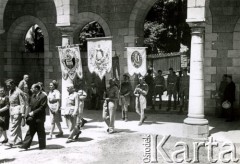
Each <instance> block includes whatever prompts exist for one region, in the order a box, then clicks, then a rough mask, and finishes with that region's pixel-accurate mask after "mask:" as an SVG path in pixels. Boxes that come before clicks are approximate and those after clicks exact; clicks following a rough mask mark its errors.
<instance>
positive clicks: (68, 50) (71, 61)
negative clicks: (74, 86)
mask: <svg viewBox="0 0 240 164" xmlns="http://www.w3.org/2000/svg"><path fill="white" fill-rule="evenodd" d="M58 52H59V59H60V65H61V70H62V77H63V79H64V80H66V79H67V78H68V77H69V78H70V79H72V80H73V79H74V78H75V77H76V75H77V76H78V77H79V78H80V79H81V78H82V62H81V56H80V50H79V46H77V45H76V46H75V45H72V46H64V47H58Z"/></svg>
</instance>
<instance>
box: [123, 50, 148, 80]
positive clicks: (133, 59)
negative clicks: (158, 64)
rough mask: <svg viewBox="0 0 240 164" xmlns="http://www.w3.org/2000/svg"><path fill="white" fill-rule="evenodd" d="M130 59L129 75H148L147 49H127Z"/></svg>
mask: <svg viewBox="0 0 240 164" xmlns="http://www.w3.org/2000/svg"><path fill="white" fill-rule="evenodd" d="M126 48H127V58H128V73H129V74H130V75H131V76H132V75H133V74H134V73H135V74H141V75H142V76H145V74H146V73H147V62H146V47H126Z"/></svg>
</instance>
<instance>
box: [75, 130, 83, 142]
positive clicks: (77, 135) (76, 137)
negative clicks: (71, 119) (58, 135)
mask: <svg viewBox="0 0 240 164" xmlns="http://www.w3.org/2000/svg"><path fill="white" fill-rule="evenodd" d="M81 133H82V132H81V131H79V132H78V133H77V134H76V136H75V137H74V139H75V140H77V139H78V137H79V135H80V134H81Z"/></svg>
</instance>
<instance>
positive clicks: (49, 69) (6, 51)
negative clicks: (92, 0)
mask: <svg viewBox="0 0 240 164" xmlns="http://www.w3.org/2000/svg"><path fill="white" fill-rule="evenodd" d="M56 23H57V15H56V8H55V4H54V2H53V1H49V0H35V1H31V0H19V1H14V0H9V1H8V3H7V4H6V7H5V11H4V20H3V27H4V30H5V33H4V34H3V35H1V36H0V40H1V45H4V47H3V48H2V46H0V57H1V58H2V59H3V60H1V62H2V61H5V63H3V64H1V67H3V69H0V74H4V75H5V76H1V79H0V80H1V82H3V81H4V80H5V79H6V78H14V79H15V80H16V81H17V82H18V81H20V80H21V79H22V76H23V74H26V73H29V74H32V75H33V74H34V73H36V72H33V71H32V70H34V69H31V66H29V69H23V67H21V66H22V65H23V58H24V59H25V60H26V61H29V60H32V58H33V56H36V55H35V54H30V53H29V54H28V55H29V56H28V55H26V54H25V53H24V38H25V36H26V33H27V30H28V29H29V28H30V27H31V26H33V25H34V24H38V25H39V26H40V28H41V29H42V31H43V34H44V44H45V45H44V51H45V52H44V53H43V54H40V58H41V59H44V60H43V63H42V64H43V67H44V69H43V72H41V73H43V74H44V79H43V82H44V83H45V85H46V86H48V83H49V81H51V80H52V79H56V80H59V81H61V73H60V69H59V68H60V67H59V59H58V53H57V48H56V46H57V45H61V33H60V31H59V29H58V28H57V27H56ZM23 56H25V57H23ZM26 70H28V71H26ZM41 73H40V74H41ZM30 78H31V76H30ZM31 82H37V81H34V79H32V80H31ZM47 88H48V87H47Z"/></svg>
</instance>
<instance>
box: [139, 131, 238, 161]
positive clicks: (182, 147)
mask: <svg viewBox="0 0 240 164" xmlns="http://www.w3.org/2000/svg"><path fill="white" fill-rule="evenodd" d="M169 138H170V135H167V136H163V137H162V139H161V140H160V141H159V140H158V135H147V136H145V137H144V138H143V141H144V143H143V145H144V154H143V162H144V163H158V157H162V159H163V160H164V161H165V162H167V163H183V162H188V163H200V160H199V155H200V154H199V148H200V147H205V148H206V149H205V150H206V151H207V159H208V161H209V162H210V163H216V162H221V163H229V162H231V163H237V162H238V161H239V158H237V157H236V156H237V154H236V152H237V151H236V147H235V145H234V144H233V143H227V142H224V143H222V144H221V145H220V144H219V143H218V142H216V141H213V138H212V137H209V138H208V141H207V142H192V145H189V144H187V143H186V142H182V141H179V142H176V143H173V144H174V147H173V149H172V150H173V151H171V152H170V151H167V150H166V149H165V148H164V145H165V143H167V141H168V139H169ZM219 145H220V146H219ZM190 146H192V147H193V149H189V147H190ZM214 148H218V149H219V151H217V153H218V154H216V150H215V151H213V149H214ZM190 152H191V154H192V158H190V157H189V154H190ZM214 152H215V154H214ZM159 155H160V156H159ZM216 156H217V157H218V158H214V157H216ZM161 162H162V161H161Z"/></svg>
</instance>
